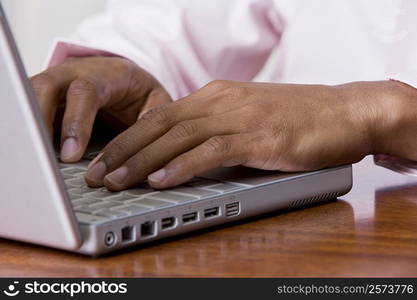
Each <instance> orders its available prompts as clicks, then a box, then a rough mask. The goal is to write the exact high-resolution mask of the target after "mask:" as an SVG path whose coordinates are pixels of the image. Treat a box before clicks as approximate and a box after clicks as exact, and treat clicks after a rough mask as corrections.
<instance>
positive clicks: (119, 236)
mask: <svg viewBox="0 0 417 300" xmlns="http://www.w3.org/2000/svg"><path fill="white" fill-rule="evenodd" d="M0 20H1V29H0V165H1V171H0V189H1V196H0V237H1V238H7V239H13V240H18V241H24V242H29V243H34V244H39V245H44V246H48V247H54V248H58V249H63V250H68V251H73V252H78V253H83V254H87V255H92V256H97V255H100V254H104V253H108V252H112V251H115V250H118V249H122V248H125V247H131V246H134V245H138V244H143V243H148V242H151V241H155V240H159V239H162V238H166V237H171V236H175V235H179V234H181V233H185V232H190V231H194V230H198V229H202V228H206V227H209V226H215V225H219V224H223V223H227V222H232V221H236V220H240V219H243V218H247V217H251V216H255V215H259V214H263V213H268V212H271V211H276V210H285V209H292V208H296V207H302V206H306V205H311V204H313V203H316V202H326V201H331V200H333V199H336V197H338V196H341V195H343V194H345V193H347V192H348V191H349V190H350V188H351V186H352V169H351V166H350V165H346V166H340V167H335V168H329V169H323V170H319V171H315V172H305V173H281V172H271V171H261V170H255V169H250V168H243V167H234V168H222V169H216V170H214V171H212V172H208V173H205V174H203V175H201V177H197V178H194V179H193V180H192V181H190V182H188V183H187V184H184V185H181V186H179V187H176V188H172V189H169V190H163V191H157V190H152V189H151V188H149V187H146V186H141V187H137V188H134V189H130V190H126V191H122V192H118V193H113V192H109V191H107V190H106V189H105V188H101V189H92V188H89V187H87V186H86V184H85V182H84V178H83V175H84V172H85V170H86V166H87V164H88V158H90V157H91V156H90V155H88V153H87V155H86V158H87V159H85V160H83V161H81V162H79V163H76V164H60V163H59V162H58V160H57V158H56V155H55V152H54V149H53V147H52V144H51V142H50V140H49V137H48V135H47V132H46V130H45V127H44V124H43V120H42V116H41V114H40V112H39V108H38V106H37V102H36V99H35V96H34V93H33V91H32V89H31V86H30V82H29V80H28V78H27V76H26V74H25V71H24V68H23V65H22V62H21V59H20V57H19V54H18V51H17V48H16V45H15V42H14V39H13V36H12V33H11V31H10V28H9V26H8V23H7V20H6V17H5V15H4V12H3V9H2V7H1V4H0Z"/></svg>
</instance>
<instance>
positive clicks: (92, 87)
mask: <svg viewBox="0 0 417 300" xmlns="http://www.w3.org/2000/svg"><path fill="white" fill-rule="evenodd" d="M95 92H96V84H95V83H94V82H93V81H92V80H90V79H87V78H80V79H76V80H74V81H73V82H72V83H71V85H70V87H69V88H68V94H70V95H73V96H78V95H84V94H89V93H95Z"/></svg>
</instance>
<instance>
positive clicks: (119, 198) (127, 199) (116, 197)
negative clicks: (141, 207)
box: [109, 193, 137, 202]
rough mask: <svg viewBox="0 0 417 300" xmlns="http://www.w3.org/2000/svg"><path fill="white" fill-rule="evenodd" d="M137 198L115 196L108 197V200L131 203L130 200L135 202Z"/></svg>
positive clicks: (122, 195) (125, 195)
mask: <svg viewBox="0 0 417 300" xmlns="http://www.w3.org/2000/svg"><path fill="white" fill-rule="evenodd" d="M136 199H137V198H136V197H134V196H132V195H127V194H124V193H122V194H119V193H118V194H115V195H114V196H113V197H110V198H109V200H111V201H119V202H127V201H132V200H136Z"/></svg>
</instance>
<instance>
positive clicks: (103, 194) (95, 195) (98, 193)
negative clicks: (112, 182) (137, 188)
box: [84, 190, 117, 199]
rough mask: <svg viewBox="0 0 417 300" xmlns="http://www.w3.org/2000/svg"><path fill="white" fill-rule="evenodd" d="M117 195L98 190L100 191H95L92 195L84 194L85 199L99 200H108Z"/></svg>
mask: <svg viewBox="0 0 417 300" xmlns="http://www.w3.org/2000/svg"><path fill="white" fill-rule="evenodd" d="M116 194H117V193H113V192H109V191H108V190H105V191H104V190H98V191H93V192H91V193H86V194H84V197H87V198H88V197H91V198H98V199H102V198H108V197H113V196H115V195H116Z"/></svg>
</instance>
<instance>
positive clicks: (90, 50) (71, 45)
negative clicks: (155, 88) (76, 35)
mask: <svg viewBox="0 0 417 300" xmlns="http://www.w3.org/2000/svg"><path fill="white" fill-rule="evenodd" d="M88 56H109V57H123V58H126V59H129V60H131V61H132V62H134V63H136V64H137V65H138V66H140V67H141V68H142V69H143V70H145V71H146V72H148V73H149V74H151V75H152V76H154V77H155V78H156V79H157V80H158V81H159V82H160V84H161V85H163V86H164V87H165V89H166V90H167V91H168V93H169V94H170V95H171V97H172V98H173V99H175V96H176V93H174V92H173V91H175V89H174V88H173V87H172V86H171V85H166V82H167V80H163V78H161V77H162V76H161V74H157V72H153V71H152V70H155V68H152V67H151V64H150V63H149V62H148V63H145V62H144V61H140V62H138V59H137V58H131V57H130V56H129V55H124V54H123V53H116V52H111V51H108V50H105V49H100V48H98V47H96V46H94V45H88V44H87V43H80V42H78V41H72V40H62V39H59V40H56V41H55V42H54V43H53V45H52V47H51V50H50V52H49V55H48V58H47V60H46V63H45V65H44V69H47V68H50V67H54V66H57V65H59V64H61V63H63V62H64V61H65V60H66V59H67V58H70V57H88Z"/></svg>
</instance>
